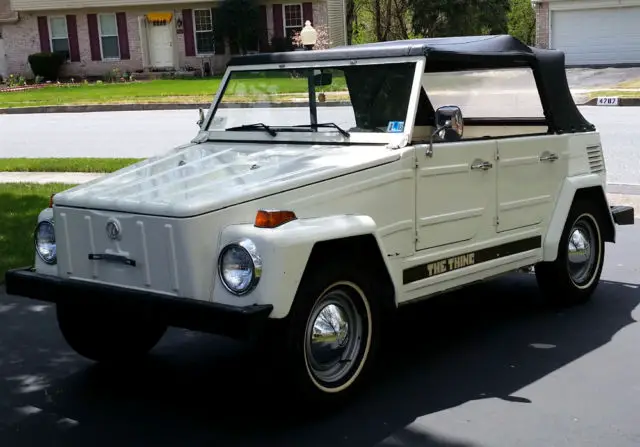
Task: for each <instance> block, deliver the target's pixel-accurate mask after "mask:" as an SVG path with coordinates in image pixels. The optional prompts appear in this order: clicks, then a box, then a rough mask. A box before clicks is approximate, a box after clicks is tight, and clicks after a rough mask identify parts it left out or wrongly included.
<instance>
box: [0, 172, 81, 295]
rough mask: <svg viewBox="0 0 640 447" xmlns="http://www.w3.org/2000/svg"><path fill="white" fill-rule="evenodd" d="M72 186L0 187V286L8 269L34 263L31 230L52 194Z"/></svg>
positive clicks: (19, 185) (25, 185)
mask: <svg viewBox="0 0 640 447" xmlns="http://www.w3.org/2000/svg"><path fill="white" fill-rule="evenodd" d="M72 186H73V185H61V184H49V185H38V184H33V183H21V184H7V183H5V184H0V221H1V222H2V225H0V283H3V282H4V274H5V272H6V271H7V270H8V269H10V268H15V267H23V266H29V265H32V264H33V260H34V255H35V252H34V247H33V230H34V228H35V225H36V222H37V219H38V214H40V211H42V210H43V209H44V208H46V207H47V206H48V205H49V197H50V196H51V194H52V193H56V192H60V191H64V190H66V189H69V188H71V187H72Z"/></svg>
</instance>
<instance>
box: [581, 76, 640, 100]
mask: <svg viewBox="0 0 640 447" xmlns="http://www.w3.org/2000/svg"><path fill="white" fill-rule="evenodd" d="M631 88H637V89H640V79H632V80H630V81H625V82H621V83H620V84H616V85H614V86H612V87H610V88H607V89H603V90H597V91H593V92H590V93H589V98H598V97H601V96H617V97H618V98H640V91H637V92H625V91H620V90H618V89H631Z"/></svg>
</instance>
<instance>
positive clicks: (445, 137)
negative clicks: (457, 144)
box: [425, 106, 464, 157]
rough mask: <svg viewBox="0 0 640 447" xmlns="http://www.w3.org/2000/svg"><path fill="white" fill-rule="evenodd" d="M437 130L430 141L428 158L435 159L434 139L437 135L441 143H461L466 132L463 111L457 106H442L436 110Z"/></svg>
mask: <svg viewBox="0 0 640 447" xmlns="http://www.w3.org/2000/svg"><path fill="white" fill-rule="evenodd" d="M435 126H436V130H435V131H434V132H433V133H432V134H431V138H430V139H429V148H428V149H427V152H426V154H425V155H426V156H427V157H433V137H435V136H436V135H437V136H438V139H439V140H440V141H460V140H461V139H462V133H463V131H464V120H463V119H462V111H461V110H460V107H456V106H442V107H440V108H438V110H436V119H435Z"/></svg>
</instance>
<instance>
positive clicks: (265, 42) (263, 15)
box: [258, 5, 269, 53]
mask: <svg viewBox="0 0 640 447" xmlns="http://www.w3.org/2000/svg"><path fill="white" fill-rule="evenodd" d="M267 28H268V25H267V7H266V6H265V5H260V39H259V47H258V50H259V51H260V52H261V53H264V52H267V51H269V31H268V29H267Z"/></svg>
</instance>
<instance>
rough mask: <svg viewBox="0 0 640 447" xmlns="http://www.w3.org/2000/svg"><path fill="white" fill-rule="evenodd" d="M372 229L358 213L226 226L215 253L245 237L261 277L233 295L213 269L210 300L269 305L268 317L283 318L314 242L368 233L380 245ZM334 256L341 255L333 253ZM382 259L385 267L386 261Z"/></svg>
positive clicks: (371, 223) (365, 218)
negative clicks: (272, 224) (252, 246)
mask: <svg viewBox="0 0 640 447" xmlns="http://www.w3.org/2000/svg"><path fill="white" fill-rule="evenodd" d="M376 230H377V227H376V223H375V222H374V220H373V219H372V218H371V217H369V216H359V215H335V216H327V217H317V218H306V219H297V220H294V221H291V222H288V223H286V224H284V225H282V226H280V227H277V228H257V227H255V226H254V225H253V224H240V225H230V226H227V227H225V229H224V230H223V231H222V232H221V234H220V241H219V245H218V246H219V247H220V250H219V252H218V254H219V253H220V251H221V250H222V249H223V248H224V247H225V246H227V245H228V244H230V243H234V242H236V241H238V240H240V239H243V238H249V239H251V240H252V241H253V243H254V244H255V245H256V247H257V249H258V253H259V255H260V257H261V259H262V276H261V277H260V281H259V283H258V285H257V286H256V288H255V289H254V290H253V291H252V292H250V293H248V294H247V295H245V296H241V297H237V296H234V295H232V294H231V293H229V292H228V291H227V290H226V289H225V288H224V286H223V285H222V284H220V278H219V276H218V273H217V272H216V283H215V286H214V291H213V300H214V301H215V302H224V303H229V304H234V305H242V306H247V305H253V304H272V305H273V311H272V313H271V315H270V318H284V317H286V316H287V315H288V313H289V309H290V308H291V305H292V303H293V299H294V297H295V294H296V291H297V289H298V286H299V284H300V281H301V278H302V275H303V273H304V270H305V267H306V265H307V261H308V260H309V257H310V255H311V251H312V250H313V246H314V245H315V244H316V243H318V242H321V241H328V240H335V239H344V238H348V237H351V236H361V235H367V234H372V235H373V236H374V237H375V239H376V241H377V243H378V247H382V244H381V243H380V239H379V238H378V236H377V231H376ZM336 256H342V254H341V253H336ZM383 258H386V257H385V256H383ZM384 261H385V265H386V266H387V269H389V266H388V264H387V260H386V259H384ZM216 268H217V267H216Z"/></svg>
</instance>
